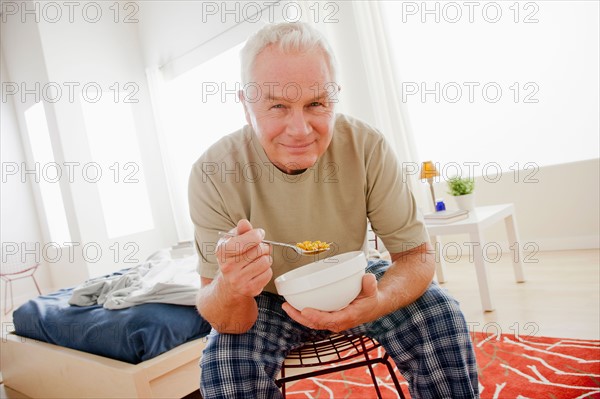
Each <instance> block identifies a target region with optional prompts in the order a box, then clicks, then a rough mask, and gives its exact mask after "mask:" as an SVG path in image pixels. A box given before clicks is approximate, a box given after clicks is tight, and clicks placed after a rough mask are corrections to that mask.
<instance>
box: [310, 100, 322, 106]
mask: <svg viewBox="0 0 600 399" xmlns="http://www.w3.org/2000/svg"><path fill="white" fill-rule="evenodd" d="M310 106H311V107H321V106H323V103H320V102H318V101H313V102H312V103H310Z"/></svg>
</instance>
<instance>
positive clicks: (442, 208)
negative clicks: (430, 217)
mask: <svg viewBox="0 0 600 399" xmlns="http://www.w3.org/2000/svg"><path fill="white" fill-rule="evenodd" d="M445 210H446V204H444V200H438V201H437V202H436V203H435V211H436V212H439V211H445Z"/></svg>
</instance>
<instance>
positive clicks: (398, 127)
mask: <svg viewBox="0 0 600 399" xmlns="http://www.w3.org/2000/svg"><path fill="white" fill-rule="evenodd" d="M352 8H353V10H352V11H353V16H354V19H355V21H356V29H357V31H358V36H359V38H360V41H359V43H358V46H359V49H358V51H359V54H361V56H362V60H363V63H364V67H365V69H366V78H367V84H368V87H369V94H370V95H369V99H368V101H369V102H370V103H371V104H372V108H373V113H374V116H375V120H376V126H377V127H378V128H379V129H380V130H381V131H382V133H383V134H384V135H385V136H386V137H387V139H388V140H389V141H390V143H391V145H392V147H393V148H394V150H395V151H396V154H397V156H398V159H399V160H400V162H401V163H402V164H403V166H404V171H405V172H406V173H405V176H406V178H407V181H408V185H409V187H410V188H411V190H412V191H413V194H414V196H415V199H416V201H417V204H418V206H419V207H420V208H421V209H422V210H423V212H428V211H431V210H433V209H432V208H433V206H432V204H431V199H430V194H429V191H428V187H427V184H425V183H424V182H422V181H421V180H419V175H418V172H419V170H420V163H421V159H420V158H419V156H418V154H417V149H416V145H415V142H414V139H413V135H412V132H411V128H410V122H409V118H408V113H407V111H406V108H405V106H404V105H403V104H402V103H401V101H400V100H399V99H400V96H399V92H398V88H399V85H398V77H397V76H395V72H394V67H393V65H392V62H393V61H392V57H391V55H390V48H389V43H388V40H387V33H386V31H385V27H384V24H383V20H382V18H381V8H380V6H379V2H377V1H373V2H370V1H353V2H352Z"/></svg>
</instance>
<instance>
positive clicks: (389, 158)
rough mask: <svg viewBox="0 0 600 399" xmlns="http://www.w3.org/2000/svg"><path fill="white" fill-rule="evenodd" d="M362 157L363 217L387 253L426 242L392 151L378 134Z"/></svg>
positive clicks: (409, 193)
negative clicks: (364, 201) (364, 176)
mask: <svg viewBox="0 0 600 399" xmlns="http://www.w3.org/2000/svg"><path fill="white" fill-rule="evenodd" d="M377 136H378V138H377V140H376V142H375V144H374V145H372V146H370V150H371V151H370V153H369V154H367V157H366V162H367V164H366V169H367V192H366V199H367V217H368V218H369V221H370V222H371V226H372V228H373V231H374V232H375V234H377V236H379V238H380V239H381V240H382V241H383V244H384V245H385V247H386V248H387V249H388V251H390V253H400V252H404V251H406V250H409V249H412V248H415V247H417V246H419V245H421V244H423V243H424V242H428V241H429V235H428V234H427V230H426V228H425V225H424V224H423V222H422V220H420V218H419V216H418V209H417V205H416V202H415V199H414V197H413V195H412V192H411V191H410V189H409V187H408V184H407V182H406V180H405V179H404V178H403V174H402V168H401V165H400V163H399V162H398V159H397V157H396V154H394V152H393V151H392V149H391V148H390V146H389V144H388V143H387V141H386V140H385V138H384V137H383V135H381V134H378V135H377Z"/></svg>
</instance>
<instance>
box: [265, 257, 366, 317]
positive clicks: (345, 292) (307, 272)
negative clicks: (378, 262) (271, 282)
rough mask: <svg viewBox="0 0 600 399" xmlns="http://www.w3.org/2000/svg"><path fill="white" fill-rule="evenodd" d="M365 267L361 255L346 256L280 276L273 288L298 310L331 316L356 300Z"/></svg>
mask: <svg viewBox="0 0 600 399" xmlns="http://www.w3.org/2000/svg"><path fill="white" fill-rule="evenodd" d="M366 266H367V260H366V258H365V254H364V252H362V251H354V252H347V253H344V254H340V255H335V256H331V257H329V258H326V259H322V260H319V261H317V262H313V263H309V264H308V265H305V266H302V267H300V268H298V269H295V270H292V271H289V272H287V273H285V274H282V275H281V276H279V277H277V278H276V279H275V287H276V288H277V292H278V293H279V295H282V296H283V297H284V298H285V299H286V301H288V302H289V304H290V305H292V306H293V307H294V308H296V309H298V310H302V309H304V308H315V309H318V310H323V311H327V312H332V311H336V310H340V309H343V308H345V307H346V306H348V304H349V303H350V302H352V301H353V300H354V298H356V297H357V296H358V294H359V293H360V291H361V288H362V276H363V275H364V274H365V268H366Z"/></svg>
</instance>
